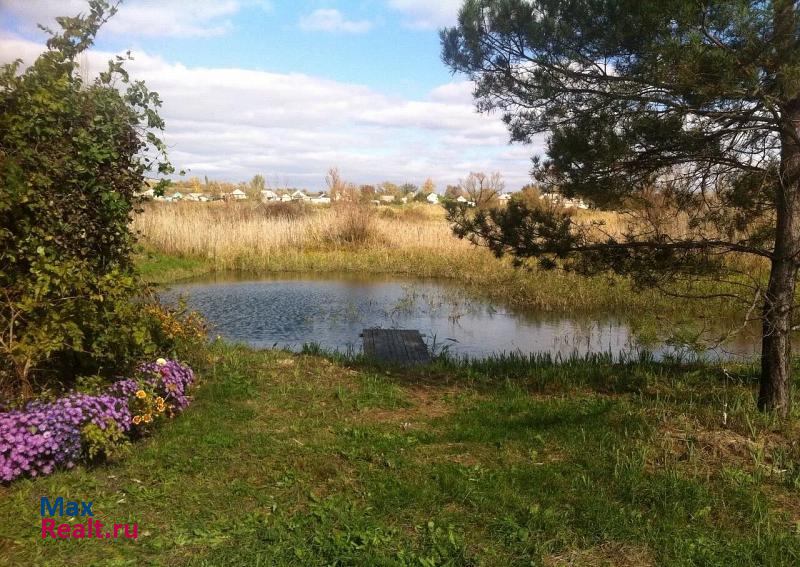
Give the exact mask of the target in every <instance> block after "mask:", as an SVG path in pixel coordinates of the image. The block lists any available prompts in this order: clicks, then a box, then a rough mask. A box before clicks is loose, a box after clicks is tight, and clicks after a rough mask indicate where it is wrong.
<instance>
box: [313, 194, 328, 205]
mask: <svg viewBox="0 0 800 567" xmlns="http://www.w3.org/2000/svg"><path fill="white" fill-rule="evenodd" d="M311 203H313V204H314V205H330V204H331V198H330V197H329V196H328V194H327V193H320V194H319V195H316V196H314V197H311Z"/></svg>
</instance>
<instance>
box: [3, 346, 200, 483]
mask: <svg viewBox="0 0 800 567" xmlns="http://www.w3.org/2000/svg"><path fill="white" fill-rule="evenodd" d="M193 383H194V373H193V372H192V369H191V368H189V367H188V366H184V365H182V364H180V363H179V362H176V361H174V360H164V359H159V360H158V361H156V362H154V363H150V364H144V365H142V366H141V367H140V368H139V375H138V376H137V377H136V378H128V379H124V380H120V381H118V382H116V383H114V384H112V385H111V386H107V387H106V389H105V390H104V391H102V392H101V393H99V394H94V395H93V394H86V393H83V392H72V393H70V394H68V395H66V396H63V397H61V398H59V399H57V400H55V401H52V402H43V401H34V402H29V403H28V404H27V405H26V406H25V407H24V408H23V409H19V410H12V411H8V412H5V413H0V482H9V481H12V480H14V479H16V478H18V477H21V476H38V475H42V474H50V473H51V472H53V471H54V470H55V469H56V468H58V467H66V468H71V467H73V466H74V465H75V463H76V462H78V461H79V460H80V459H81V458H88V459H90V460H94V459H96V458H97V457H99V456H105V457H107V458H115V457H117V456H118V455H119V454H121V452H123V451H124V450H125V446H126V445H127V443H128V439H129V437H130V436H131V435H141V434H142V433H144V432H146V431H147V430H148V429H149V427H150V426H151V424H152V423H154V422H155V421H156V419H158V418H164V417H174V416H175V415H177V414H178V413H180V412H182V411H183V410H184V409H186V407H187V406H188V405H189V402H190V398H189V395H188V389H189V388H190V386H191V385H192V384H193ZM148 397H149V398H150V400H152V404H149V403H147V401H146V400H147V398H148ZM151 407H152V410H151V409H150V408H151ZM151 411H152V413H148V412H151ZM145 416H147V419H145Z"/></svg>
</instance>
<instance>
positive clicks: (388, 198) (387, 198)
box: [380, 195, 394, 203]
mask: <svg viewBox="0 0 800 567" xmlns="http://www.w3.org/2000/svg"><path fill="white" fill-rule="evenodd" d="M380 200H381V201H382V202H384V203H394V195H381V196H380Z"/></svg>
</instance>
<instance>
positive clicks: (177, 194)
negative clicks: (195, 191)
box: [170, 191, 183, 201]
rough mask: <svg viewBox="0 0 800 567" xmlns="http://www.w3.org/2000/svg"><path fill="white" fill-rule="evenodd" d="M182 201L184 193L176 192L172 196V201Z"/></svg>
mask: <svg viewBox="0 0 800 567" xmlns="http://www.w3.org/2000/svg"><path fill="white" fill-rule="evenodd" d="M181 199H183V193H181V192H180V191H175V193H173V194H172V195H171V196H170V201H180V200H181Z"/></svg>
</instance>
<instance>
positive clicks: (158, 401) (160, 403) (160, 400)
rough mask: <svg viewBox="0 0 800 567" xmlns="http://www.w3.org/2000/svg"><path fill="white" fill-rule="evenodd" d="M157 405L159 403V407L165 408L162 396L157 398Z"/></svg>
mask: <svg viewBox="0 0 800 567" xmlns="http://www.w3.org/2000/svg"><path fill="white" fill-rule="evenodd" d="M156 403H157V404H158V405H160V406H163V405H164V398H162V397H161V396H158V397H157V398H156Z"/></svg>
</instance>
